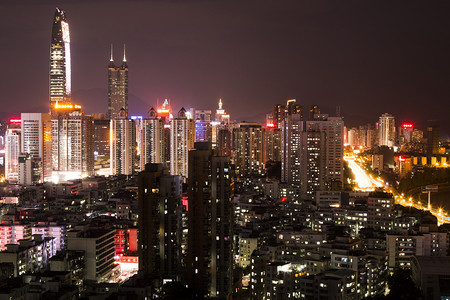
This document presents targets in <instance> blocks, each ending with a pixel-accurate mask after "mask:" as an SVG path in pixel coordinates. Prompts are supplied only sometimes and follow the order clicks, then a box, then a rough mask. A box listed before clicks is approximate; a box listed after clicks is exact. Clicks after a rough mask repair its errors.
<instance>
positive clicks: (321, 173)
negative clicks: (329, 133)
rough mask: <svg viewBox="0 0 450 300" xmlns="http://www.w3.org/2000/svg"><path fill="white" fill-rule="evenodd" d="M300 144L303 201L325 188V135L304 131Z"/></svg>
mask: <svg viewBox="0 0 450 300" xmlns="http://www.w3.org/2000/svg"><path fill="white" fill-rule="evenodd" d="M300 144H301V149H300V170H301V172H300V192H301V196H302V198H303V199H305V198H307V199H311V198H314V197H315V194H316V192H317V191H323V190H325V187H326V184H325V183H326V182H325V180H326V177H325V175H326V134H325V132H320V131H304V132H302V133H301V143H300Z"/></svg>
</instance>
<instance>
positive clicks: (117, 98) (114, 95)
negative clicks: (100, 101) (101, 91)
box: [108, 45, 128, 119]
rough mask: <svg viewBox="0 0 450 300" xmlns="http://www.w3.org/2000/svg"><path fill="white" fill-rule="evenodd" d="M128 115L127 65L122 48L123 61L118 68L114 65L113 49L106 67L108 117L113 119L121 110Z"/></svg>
mask: <svg viewBox="0 0 450 300" xmlns="http://www.w3.org/2000/svg"><path fill="white" fill-rule="evenodd" d="M122 108H123V109H124V110H125V111H126V112H127V114H128V65H127V58H126V56H125V45H124V46H123V60H122V64H121V65H120V66H116V65H115V64H114V58H113V48H112V45H111V59H110V61H109V66H108V117H109V118H110V119H114V118H116V117H117V115H118V114H119V112H120V110H121V109H122Z"/></svg>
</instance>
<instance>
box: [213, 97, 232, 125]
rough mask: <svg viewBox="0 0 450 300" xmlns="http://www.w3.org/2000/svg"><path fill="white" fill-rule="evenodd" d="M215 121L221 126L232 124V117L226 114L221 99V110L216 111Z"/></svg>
mask: <svg viewBox="0 0 450 300" xmlns="http://www.w3.org/2000/svg"><path fill="white" fill-rule="evenodd" d="M214 121H215V122H216V123H219V124H223V125H229V124H230V115H229V114H227V113H226V112H225V109H224V108H223V103H222V99H219V108H218V109H216V115H215V117H214Z"/></svg>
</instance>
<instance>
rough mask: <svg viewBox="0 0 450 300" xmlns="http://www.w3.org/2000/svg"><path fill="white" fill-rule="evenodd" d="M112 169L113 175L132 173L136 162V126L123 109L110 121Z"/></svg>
mask: <svg viewBox="0 0 450 300" xmlns="http://www.w3.org/2000/svg"><path fill="white" fill-rule="evenodd" d="M110 126H111V127H110V131H111V133H110V134H111V137H110V145H109V149H110V171H111V175H119V174H122V175H132V174H133V173H134V169H135V163H136V126H135V122H134V120H131V119H129V118H128V115H127V112H126V111H125V109H121V110H120V112H119V114H118V115H117V117H116V118H114V119H111V122H110Z"/></svg>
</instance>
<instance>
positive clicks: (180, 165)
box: [170, 108, 195, 178]
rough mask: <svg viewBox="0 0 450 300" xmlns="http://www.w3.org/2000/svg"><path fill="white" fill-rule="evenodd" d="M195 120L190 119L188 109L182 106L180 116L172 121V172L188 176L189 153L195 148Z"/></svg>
mask: <svg viewBox="0 0 450 300" xmlns="http://www.w3.org/2000/svg"><path fill="white" fill-rule="evenodd" d="M194 142H195V126H194V120H192V119H188V118H187V116H186V110H185V109H184V108H181V109H180V111H179V112H178V117H177V118H174V119H172V120H171V121H170V173H171V174H172V175H181V176H183V177H184V178H187V176H188V153H189V150H191V149H192V148H194Z"/></svg>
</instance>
